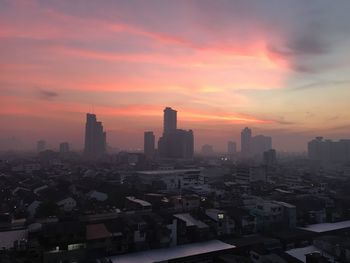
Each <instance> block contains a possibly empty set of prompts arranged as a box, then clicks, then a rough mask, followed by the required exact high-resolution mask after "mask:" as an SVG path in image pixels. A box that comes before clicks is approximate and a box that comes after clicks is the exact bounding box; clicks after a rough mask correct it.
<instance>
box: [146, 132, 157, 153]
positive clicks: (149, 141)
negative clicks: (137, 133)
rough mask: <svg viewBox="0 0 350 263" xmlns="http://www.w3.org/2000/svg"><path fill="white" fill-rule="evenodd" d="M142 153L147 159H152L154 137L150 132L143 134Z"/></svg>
mask: <svg viewBox="0 0 350 263" xmlns="http://www.w3.org/2000/svg"><path fill="white" fill-rule="evenodd" d="M143 142H144V144H143V152H144V154H145V155H146V157H147V158H152V157H153V156H154V153H155V146H154V145H155V136H154V133H153V132H152V131H147V132H145V133H144V140H143Z"/></svg>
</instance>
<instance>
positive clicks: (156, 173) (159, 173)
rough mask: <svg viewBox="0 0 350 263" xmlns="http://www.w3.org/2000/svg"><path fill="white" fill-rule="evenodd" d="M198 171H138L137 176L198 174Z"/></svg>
mask: <svg viewBox="0 0 350 263" xmlns="http://www.w3.org/2000/svg"><path fill="white" fill-rule="evenodd" d="M200 171H201V170H200V169H174V170H154V171H139V172H137V173H138V174H143V175H162V174H169V175H170V174H178V173H193V172H196V173H198V172H200Z"/></svg>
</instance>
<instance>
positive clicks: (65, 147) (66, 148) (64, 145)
mask: <svg viewBox="0 0 350 263" xmlns="http://www.w3.org/2000/svg"><path fill="white" fill-rule="evenodd" d="M67 152H69V143H68V142H62V143H60V153H67Z"/></svg>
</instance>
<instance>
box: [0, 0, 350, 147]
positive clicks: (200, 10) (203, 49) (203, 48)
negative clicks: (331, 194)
mask: <svg viewBox="0 0 350 263" xmlns="http://www.w3.org/2000/svg"><path fill="white" fill-rule="evenodd" d="M349 10H350V1H348V0H337V1H329V0H313V1H305V0H283V1H282V0H264V1H262V0H176V1H174V0H147V1H146V0H144V1H142V0H123V1H122V0H101V1H93V0H75V1H71V0H55V1H54V0H0V100H1V103H0V122H1V126H0V148H2V149H7V148H26V149H29V148H34V145H35V141H36V140H38V139H46V140H47V141H48V142H49V143H50V145H51V146H53V147H57V143H59V142H61V141H69V142H71V143H72V144H73V145H74V146H75V147H76V148H79V147H81V146H82V142H83V129H84V121H85V113H86V112H94V113H96V114H97V115H98V118H99V119H100V120H101V121H103V123H104V126H105V128H106V130H107V132H108V143H109V144H110V145H111V146H114V147H121V148H138V147H141V146H142V140H143V131H144V130H153V131H155V133H156V135H157V136H159V135H160V133H161V126H162V110H163V108H164V107H165V106H171V107H173V108H175V109H177V110H178V120H179V126H180V127H181V128H187V129H189V128H191V129H193V130H194V132H195V137H196V147H197V148H200V146H201V145H202V144H204V143H209V144H213V145H214V148H215V149H217V150H223V149H225V147H226V146H225V145H226V142H227V141H228V140H237V141H238V140H239V133H240V130H241V129H242V128H244V127H245V126H249V127H251V128H252V129H253V132H254V133H255V134H258V133H263V134H265V135H271V136H273V139H274V142H273V144H274V147H275V148H277V149H279V150H290V151H303V150H305V149H306V144H305V143H306V141H308V140H309V139H310V138H312V137H314V136H316V135H323V136H325V137H329V138H333V139H339V138H349V137H350V89H349V85H350V75H349V74H350V64H349V61H350V60H349V56H350V52H349V46H350V45H349V44H350V43H349V42H350V26H349V25H350V16H349V14H348V13H349Z"/></svg>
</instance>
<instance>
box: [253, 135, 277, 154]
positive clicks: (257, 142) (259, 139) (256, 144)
mask: <svg viewBox="0 0 350 263" xmlns="http://www.w3.org/2000/svg"><path fill="white" fill-rule="evenodd" d="M270 149H272V138H271V137H269V136H264V135H257V136H254V137H252V138H251V141H250V154H251V156H253V157H259V158H262V155H263V153H264V152H265V151H268V150H270Z"/></svg>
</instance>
